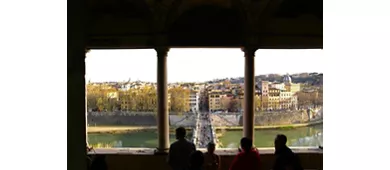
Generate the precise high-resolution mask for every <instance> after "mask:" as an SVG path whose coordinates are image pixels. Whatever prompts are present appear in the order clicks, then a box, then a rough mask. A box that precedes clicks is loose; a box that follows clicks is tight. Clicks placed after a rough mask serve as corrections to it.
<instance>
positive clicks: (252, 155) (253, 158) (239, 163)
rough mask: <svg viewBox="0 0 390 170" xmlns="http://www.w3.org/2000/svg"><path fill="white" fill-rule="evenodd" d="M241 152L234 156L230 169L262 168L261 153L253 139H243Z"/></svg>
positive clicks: (254, 169)
mask: <svg viewBox="0 0 390 170" xmlns="http://www.w3.org/2000/svg"><path fill="white" fill-rule="evenodd" d="M240 144H241V152H239V153H238V154H237V155H236V157H235V158H234V160H233V162H232V164H231V166H230V170H259V169H260V155H259V153H258V152H257V151H256V149H254V148H253V143H252V139H249V138H245V137H244V138H242V139H241V142H240Z"/></svg>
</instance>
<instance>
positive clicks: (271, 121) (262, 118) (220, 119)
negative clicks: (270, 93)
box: [212, 110, 322, 126]
mask: <svg viewBox="0 0 390 170" xmlns="http://www.w3.org/2000/svg"><path fill="white" fill-rule="evenodd" d="M321 113H322V112H321ZM318 119H321V117H319V116H318V115H315V114H314V115H312V116H311V119H310V120H311V121H314V120H318ZM307 122H309V116H308V114H307V113H306V111H305V110H301V111H277V112H276V111H275V112H262V113H257V114H256V115H255V125H256V126H270V125H288V124H298V123H307ZM212 123H213V125H214V126H242V125H243V117H242V115H241V114H238V113H229V114H215V115H212Z"/></svg>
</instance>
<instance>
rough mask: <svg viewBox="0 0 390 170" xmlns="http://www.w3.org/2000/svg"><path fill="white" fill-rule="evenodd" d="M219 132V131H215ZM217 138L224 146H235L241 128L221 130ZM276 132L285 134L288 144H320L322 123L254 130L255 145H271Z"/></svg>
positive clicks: (240, 133)
mask: <svg viewBox="0 0 390 170" xmlns="http://www.w3.org/2000/svg"><path fill="white" fill-rule="evenodd" d="M217 133H219V132H217ZM221 133H222V134H223V136H221V137H220V138H219V140H220V142H222V144H223V146H224V147H225V148H237V147H238V144H239V142H240V138H241V137H242V130H239V131H221ZM277 134H284V135H286V136H287V139H288V141H287V145H289V146H322V135H323V132H322V124H321V125H316V126H310V127H301V128H294V129H274V130H256V132H255V145H256V146H257V147H273V146H274V139H275V136H276V135H277Z"/></svg>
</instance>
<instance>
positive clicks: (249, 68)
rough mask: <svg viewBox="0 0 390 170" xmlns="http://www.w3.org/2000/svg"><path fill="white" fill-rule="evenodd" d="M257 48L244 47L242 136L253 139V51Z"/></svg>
mask: <svg viewBox="0 0 390 170" xmlns="http://www.w3.org/2000/svg"><path fill="white" fill-rule="evenodd" d="M256 50H257V49H254V48H244V49H243V51H244V53H245V81H244V87H245V89H244V115H243V124H244V134H243V135H244V137H248V138H250V139H252V140H253V141H254V112H255V101H254V99H255V52H256Z"/></svg>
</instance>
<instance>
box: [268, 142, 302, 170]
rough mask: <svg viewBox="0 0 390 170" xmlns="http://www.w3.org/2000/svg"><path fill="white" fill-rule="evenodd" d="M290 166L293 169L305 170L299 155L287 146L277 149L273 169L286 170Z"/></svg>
mask: <svg viewBox="0 0 390 170" xmlns="http://www.w3.org/2000/svg"><path fill="white" fill-rule="evenodd" d="M287 167H290V168H291V169H293V170H303V168H302V165H301V162H300V160H299V157H298V156H297V155H296V154H295V153H294V152H292V151H291V149H290V148H288V147H287V146H286V147H284V148H282V149H279V150H277V151H275V162H274V166H273V168H272V169H273V170H286V168H287Z"/></svg>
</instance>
